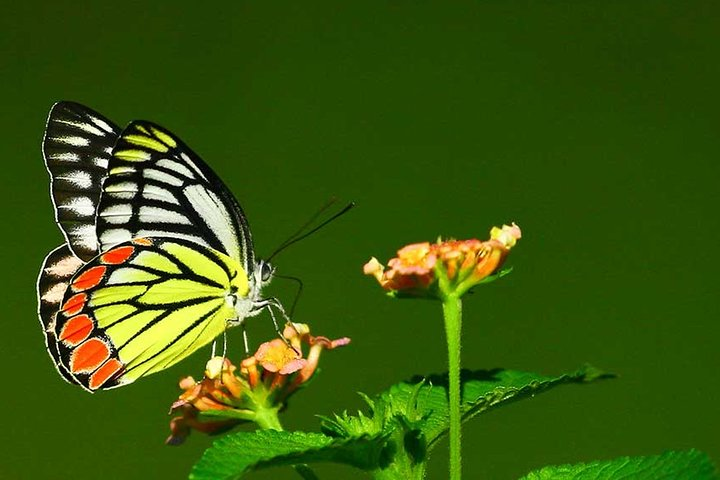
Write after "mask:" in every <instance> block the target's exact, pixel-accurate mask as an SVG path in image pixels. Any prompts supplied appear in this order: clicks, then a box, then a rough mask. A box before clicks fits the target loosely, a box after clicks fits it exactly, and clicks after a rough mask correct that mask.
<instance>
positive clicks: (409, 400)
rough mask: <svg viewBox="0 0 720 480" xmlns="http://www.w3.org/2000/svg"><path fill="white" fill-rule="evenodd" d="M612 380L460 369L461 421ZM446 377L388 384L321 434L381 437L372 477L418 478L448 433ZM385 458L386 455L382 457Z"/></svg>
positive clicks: (586, 373) (588, 373)
mask: <svg viewBox="0 0 720 480" xmlns="http://www.w3.org/2000/svg"><path fill="white" fill-rule="evenodd" d="M609 377H612V375H610V374H606V373H604V372H602V371H600V370H598V369H596V368H594V367H591V366H589V365H588V366H585V367H583V368H581V369H579V370H577V371H575V372H572V373H567V374H563V375H557V376H544V375H538V374H535V373H527V372H518V371H513V370H503V369H495V370H477V371H469V370H463V372H462V375H461V382H462V405H461V412H462V417H463V421H467V420H469V419H471V418H473V417H475V416H477V415H479V414H481V413H484V412H486V411H488V410H491V409H493V408H496V407H498V406H501V405H504V404H506V403H510V402H512V401H516V400H520V399H523V398H528V397H532V396H534V395H536V394H538V393H541V392H544V391H546V390H548V389H550V388H553V387H556V386H559V385H562V384H568V383H586V382H591V381H594V380H598V379H602V378H609ZM447 384H448V381H447V374H443V375H431V376H429V377H425V378H420V377H416V378H413V379H411V380H409V381H407V382H403V383H399V384H396V385H393V386H392V387H391V388H390V389H389V390H387V391H386V392H384V393H382V394H380V395H379V396H377V397H375V398H374V399H368V398H367V397H365V399H366V402H367V403H368V405H369V406H370V410H371V413H370V414H369V415H366V414H363V413H361V412H359V413H358V414H357V415H356V416H351V415H348V414H347V413H343V414H342V415H337V416H335V417H334V418H332V419H328V418H325V419H324V421H323V430H324V431H325V432H326V433H328V434H329V435H332V436H335V437H338V438H354V437H357V436H360V435H371V436H382V437H384V438H387V443H388V444H387V447H386V448H385V450H384V452H385V454H386V455H385V456H384V457H378V458H379V459H380V460H381V461H382V462H381V463H380V464H378V465H377V469H376V470H375V471H374V472H373V473H374V475H375V477H376V478H423V474H424V469H425V463H426V461H427V457H428V455H429V453H430V450H431V449H432V448H433V446H434V445H435V444H436V443H437V441H438V440H439V439H440V438H441V437H442V436H443V435H445V434H446V433H447V432H448V428H449V410H448V400H447ZM387 455H391V457H390V458H388V456H387Z"/></svg>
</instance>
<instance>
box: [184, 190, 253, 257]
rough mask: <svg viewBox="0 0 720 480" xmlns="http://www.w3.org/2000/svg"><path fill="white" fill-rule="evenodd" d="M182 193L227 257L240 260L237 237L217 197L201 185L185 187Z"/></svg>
mask: <svg viewBox="0 0 720 480" xmlns="http://www.w3.org/2000/svg"><path fill="white" fill-rule="evenodd" d="M183 193H184V194H185V197H186V198H187V199H188V200H189V201H190V203H191V204H192V206H193V208H194V209H195V210H197V211H198V212H200V218H202V220H203V222H205V224H206V225H207V227H208V228H209V229H210V230H211V231H212V232H213V233H214V234H215V236H216V237H217V238H218V239H220V241H221V242H222V244H223V247H225V251H226V252H227V253H228V255H230V256H231V257H233V258H240V247H239V245H238V243H237V235H236V234H235V232H234V231H233V229H232V227H231V226H232V221H231V220H230V218H228V216H227V210H225V208H224V207H223V204H222V202H221V201H220V199H219V198H218V197H217V195H215V194H214V193H213V192H212V191H210V190H208V189H207V188H205V187H204V186H202V185H190V186H188V187H185V188H184V189H183Z"/></svg>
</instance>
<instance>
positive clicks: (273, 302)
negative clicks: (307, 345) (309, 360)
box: [265, 297, 302, 355]
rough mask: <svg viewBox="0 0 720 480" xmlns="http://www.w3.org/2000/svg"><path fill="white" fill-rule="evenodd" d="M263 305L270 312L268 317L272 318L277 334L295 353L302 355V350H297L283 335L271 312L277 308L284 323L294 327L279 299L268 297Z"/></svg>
mask: <svg viewBox="0 0 720 480" xmlns="http://www.w3.org/2000/svg"><path fill="white" fill-rule="evenodd" d="M265 302H266V303H265V306H266V307H267V309H268V312H270V318H272V321H273V325H274V326H275V332H276V333H277V334H278V336H279V337H280V338H281V339H282V340H283V342H285V345H287V346H288V347H290V348H292V349H293V350H294V351H295V353H297V354H298V355H302V352H299V351H298V350H297V349H296V348H295V347H294V346H293V345H292V344H291V343H290V340H288V339H287V338H285V335H283V332H282V330H280V325H278V322H277V319H276V318H275V313H274V312H273V308H277V309H278V311H279V312H280V314H281V315H282V316H283V318H285V325H290V326H291V327H292V328H293V329H295V325H293V323H292V321H291V320H290V317H288V316H287V314H286V313H285V309H284V308H283V306H282V304H281V303H280V300H278V299H277V298H274V297H273V298H268V299H267V300H265Z"/></svg>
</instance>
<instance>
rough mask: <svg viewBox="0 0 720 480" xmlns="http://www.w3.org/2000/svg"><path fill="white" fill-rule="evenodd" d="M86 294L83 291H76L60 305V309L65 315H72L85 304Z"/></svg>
mask: <svg viewBox="0 0 720 480" xmlns="http://www.w3.org/2000/svg"><path fill="white" fill-rule="evenodd" d="M86 300H87V295H85V294H84V293H76V294H75V295H73V296H72V297H70V298H68V301H67V302H65V304H64V305H63V306H62V311H63V313H64V314H65V316H66V317H72V316H73V315H75V314H76V313H79V312H80V310H82V309H83V307H84V306H85V301H86Z"/></svg>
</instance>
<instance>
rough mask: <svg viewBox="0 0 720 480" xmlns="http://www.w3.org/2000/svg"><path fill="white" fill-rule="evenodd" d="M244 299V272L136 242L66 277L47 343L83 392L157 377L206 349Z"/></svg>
mask: <svg viewBox="0 0 720 480" xmlns="http://www.w3.org/2000/svg"><path fill="white" fill-rule="evenodd" d="M247 295H248V280H247V276H246V274H245V272H244V270H243V269H242V266H241V265H240V264H239V263H238V262H237V261H235V260H234V259H232V258H230V257H228V256H227V255H225V254H223V253H221V252H218V251H216V250H213V249H209V248H206V247H203V246H200V245H197V244H195V243H193V242H189V241H186V240H182V239H174V240H172V239H167V238H154V239H148V238H138V239H135V240H133V241H131V242H124V243H121V244H119V245H116V246H115V247H113V248H111V249H109V250H108V251H106V252H104V253H102V254H101V255H99V256H98V257H96V258H95V259H93V260H92V261H91V262H89V263H88V264H86V265H84V266H83V267H82V268H81V269H80V270H79V271H77V273H76V274H75V275H74V276H73V277H72V279H71V281H70V282H69V285H68V287H67V289H66V291H65V294H64V295H63V298H62V303H61V304H60V305H59V311H58V313H57V319H56V321H55V322H54V326H53V327H54V328H53V329H52V333H51V335H50V337H49V338H51V339H52V341H54V342H56V343H55V345H51V347H54V348H55V351H57V353H58V358H59V363H60V364H61V365H62V368H64V369H65V371H66V372H67V373H68V374H69V375H70V376H71V377H72V379H74V381H75V382H77V383H79V384H81V385H82V386H83V387H85V388H86V389H87V390H90V391H94V390H98V389H107V388H113V387H117V386H121V385H126V384H128V383H131V382H133V381H135V380H136V379H138V378H140V377H142V376H145V375H149V374H151V373H155V372H158V371H160V370H163V369H165V368H168V367H169V366H171V365H173V364H175V363H176V362H178V361H180V360H182V359H183V358H185V357H187V356H188V355H190V354H191V353H193V352H194V351H195V350H197V349H198V348H200V347H202V346H204V345H207V344H208V343H209V342H211V341H212V340H213V339H214V338H215V337H217V336H218V335H220V334H222V333H223V332H224V331H225V329H226V324H227V321H228V320H230V319H233V318H236V317H237V314H236V312H235V309H234V304H235V300H236V299H238V298H241V297H245V296H247Z"/></svg>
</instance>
